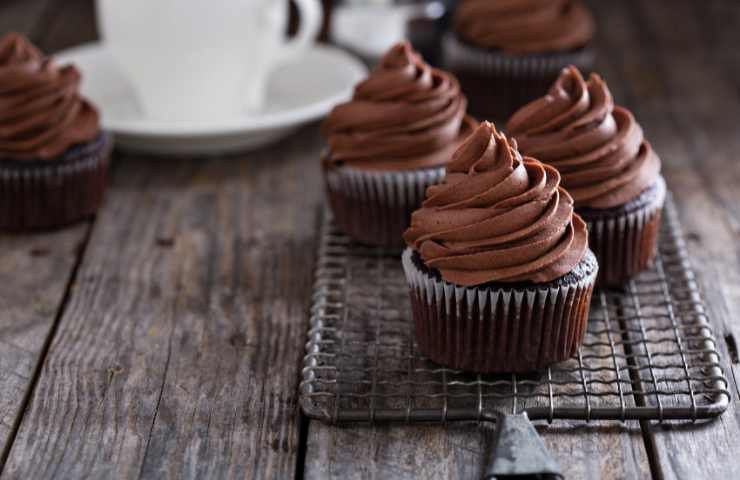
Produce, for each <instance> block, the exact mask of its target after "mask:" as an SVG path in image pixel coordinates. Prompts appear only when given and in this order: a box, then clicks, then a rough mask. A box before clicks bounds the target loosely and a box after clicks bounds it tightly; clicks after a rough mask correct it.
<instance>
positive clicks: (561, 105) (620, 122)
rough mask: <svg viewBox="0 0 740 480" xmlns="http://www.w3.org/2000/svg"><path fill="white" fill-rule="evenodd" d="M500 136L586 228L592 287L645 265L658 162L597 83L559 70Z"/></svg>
mask: <svg viewBox="0 0 740 480" xmlns="http://www.w3.org/2000/svg"><path fill="white" fill-rule="evenodd" d="M507 133H508V134H509V135H511V136H512V137H514V138H516V140H517V142H518V143H519V149H520V150H521V151H522V153H524V154H525V155H531V156H534V157H536V158H538V159H539V160H541V161H543V162H545V163H547V164H549V165H552V166H553V167H555V168H557V169H558V171H560V174H561V175H562V176H563V186H564V187H565V188H566V189H567V190H568V192H569V193H570V194H571V195H572V196H573V198H574V199H575V206H576V212H578V214H579V215H581V216H582V217H583V219H584V220H585V221H586V222H587V223H588V227H589V232H590V241H589V244H590V245H591V249H592V250H593V251H594V253H596V256H597V258H598V259H599V265H600V273H599V283H600V284H604V285H607V286H618V285H620V284H622V283H623V282H624V281H625V280H627V279H629V278H630V277H632V276H633V275H635V274H636V273H638V272H640V271H641V270H643V269H645V268H646V267H647V266H649V265H650V263H651V262H652V261H653V260H654V258H655V255H656V251H657V236H658V231H659V227H660V215H661V211H662V209H663V204H664V202H665V196H666V184H665V181H664V180H663V177H662V176H661V175H660V158H658V155H657V154H656V153H655V151H653V149H652V147H651V146H650V144H649V143H648V142H647V141H646V140H645V139H644V137H643V131H642V128H641V127H640V125H639V124H638V123H637V122H636V121H635V118H634V116H633V115H632V113H630V112H629V111H628V110H626V109H624V108H622V107H615V106H614V101H613V99H612V95H611V93H610V92H609V88H608V87H607V85H606V83H605V82H604V81H603V80H602V79H601V77H599V76H598V75H596V74H592V75H591V76H590V77H589V79H588V81H584V79H583V76H582V75H581V73H580V72H579V71H578V69H576V68H575V67H573V66H571V67H568V68H566V69H564V70H563V71H562V73H561V75H560V77H559V78H558V79H557V81H556V82H555V84H554V85H553V86H552V88H551V89H550V91H549V93H548V94H547V95H546V96H544V97H542V98H539V99H537V100H535V101H533V102H532V103H530V104H528V105H526V106H525V107H523V108H522V109H521V110H519V111H518V112H516V113H515V114H514V116H513V117H511V119H510V120H509V123H508V125H507Z"/></svg>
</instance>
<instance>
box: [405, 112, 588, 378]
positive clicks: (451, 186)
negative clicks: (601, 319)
mask: <svg viewBox="0 0 740 480" xmlns="http://www.w3.org/2000/svg"><path fill="white" fill-rule="evenodd" d="M404 239H405V240H406V242H407V243H408V245H409V248H407V249H406V250H405V251H404V253H403V259H402V261H403V267H404V270H405V272H406V276H407V279H408V282H409V285H410V289H411V300H412V309H413V316H414V321H415V327H416V341H417V344H418V347H419V350H420V351H421V352H422V353H424V355H426V356H428V357H429V358H431V359H432V360H434V361H435V362H438V363H441V364H443V365H447V366H450V367H452V368H457V369H461V370H467V371H473V372H527V371H532V370H537V369H540V368H543V367H546V366H547V365H550V364H552V363H555V362H559V361H562V360H566V359H568V358H570V357H571V356H573V355H574V354H575V353H576V350H577V349H578V347H579V346H580V345H581V342H582V340H583V336H584V334H585V332H586V324H587V321H588V311H589V305H590V299H591V293H592V291H593V286H594V282H595V280H596V275H597V271H598V264H597V261H596V258H595V257H594V255H593V254H592V253H591V252H590V250H589V249H588V234H587V231H586V224H585V223H584V222H583V220H581V219H580V217H578V215H575V214H574V213H573V200H572V198H571V197H570V195H568V193H567V192H566V191H565V190H563V189H562V188H561V187H560V175H559V174H558V172H557V170H555V169H554V168H552V167H549V166H547V165H544V164H542V163H540V162H539V161H537V160H534V159H532V158H522V156H521V155H520V153H519V152H518V151H517V149H516V143H514V142H512V143H511V144H510V143H509V142H508V141H507V139H506V137H505V136H504V135H502V134H500V133H497V132H496V130H495V128H494V127H493V125H492V124H490V123H488V122H485V123H483V124H482V125H480V127H479V128H478V129H477V131H476V132H475V133H474V134H473V135H472V136H471V137H470V139H469V140H468V141H467V142H466V143H465V144H464V145H462V146H461V147H460V149H459V150H458V151H457V152H456V153H455V155H454V158H453V160H452V162H451V163H450V164H449V165H448V166H447V176H446V178H445V180H444V182H443V183H441V184H439V185H436V186H432V187H430V188H429V189H428V191H427V198H426V200H425V201H424V204H423V206H422V208H421V209H420V210H418V211H416V212H414V214H413V216H412V219H411V227H410V228H409V229H408V230H407V231H406V233H405V234H404Z"/></svg>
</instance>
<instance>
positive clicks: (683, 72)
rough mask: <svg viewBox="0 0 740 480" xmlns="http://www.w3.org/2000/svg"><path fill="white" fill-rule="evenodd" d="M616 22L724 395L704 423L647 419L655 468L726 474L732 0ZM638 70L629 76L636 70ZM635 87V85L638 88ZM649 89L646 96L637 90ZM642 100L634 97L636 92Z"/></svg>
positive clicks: (738, 328) (736, 420)
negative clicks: (700, 295) (698, 290)
mask: <svg viewBox="0 0 740 480" xmlns="http://www.w3.org/2000/svg"><path fill="white" fill-rule="evenodd" d="M628 11H629V16H626V17H624V18H625V19H626V21H625V24H629V25H630V26H631V29H632V30H631V32H630V33H631V34H630V35H629V40H628V41H624V42H623V43H621V44H620V47H621V48H623V49H625V50H626V51H628V52H630V54H629V56H627V55H626V54H623V55H619V54H618V53H616V52H615V55H614V57H613V58H614V60H615V63H618V64H621V65H622V67H624V68H629V69H630V70H631V71H632V72H640V73H639V74H637V73H635V76H633V80H634V81H633V82H631V83H630V85H631V90H632V93H633V98H632V100H633V103H634V105H633V108H634V110H635V113H636V114H637V115H638V118H640V119H641V120H642V121H643V124H645V120H644V119H649V120H650V121H649V123H648V126H649V129H648V134H649V135H650V137H649V138H650V139H651V141H652V142H653V145H654V146H655V148H656V150H657V151H658V152H660V154H661V156H662V158H663V162H664V172H665V175H666V177H667V179H668V181H669V184H670V186H671V187H672V188H673V190H674V192H676V200H677V203H678V207H679V210H680V213H681V219H682V222H683V224H684V227H685V229H686V231H687V232H688V238H689V251H690V254H691V257H692V261H693V262H692V263H693V265H694V268H695V270H696V272H697V276H698V279H699V281H700V284H701V286H702V287H703V290H704V292H705V298H706V301H707V306H708V313H709V314H710V318H711V319H712V321H713V324H714V328H715V334H716V335H717V337H718V340H719V344H718V347H719V350H720V354H721V355H722V358H723V359H724V360H725V365H727V366H728V367H729V370H728V371H726V373H727V374H728V376H729V377H730V386H729V389H730V390H731V391H732V392H733V395H734V400H733V402H731V404H730V407H729V409H728V411H727V412H726V413H725V414H724V415H723V416H722V417H720V418H719V419H718V420H716V421H714V422H709V423H708V424H699V425H695V426H686V425H679V426H665V427H661V426H659V425H655V424H651V425H650V427H649V438H650V441H651V442H652V443H653V444H654V449H653V450H654V452H655V459H654V465H655V469H656V473H659V474H661V475H663V476H664V477H665V478H730V477H732V476H734V475H736V472H737V470H738V469H739V468H740V460H739V459H738V458H737V455H736V454H735V452H736V445H737V439H738V438H740V409H739V408H738V403H737V398H738V385H737V381H736V378H737V374H738V371H739V370H738V365H737V364H732V363H730V362H728V361H727V360H728V359H730V358H731V355H730V354H729V352H728V350H727V347H726V344H725V342H724V341H723V340H724V337H725V336H733V337H734V338H738V336H737V335H738V334H739V333H740V321H739V320H738V319H737V317H736V315H734V314H733V312H737V311H738V308H740V290H738V288H737V285H738V284H740V269H738V265H740V263H738V261H739V260H740V252H738V250H737V248H736V247H735V245H736V243H737V239H738V233H739V232H740V228H738V226H739V225H740V222H739V221H740V216H739V213H740V211H739V210H738V207H737V205H738V204H740V203H739V202H740V194H739V193H738V191H737V185H738V181H739V180H740V168H738V166H737V161H736V156H737V151H738V147H740V141H738V139H737V135H736V131H737V130H736V128H737V127H736V125H737V119H738V118H740V95H739V93H738V86H739V85H740V71H738V70H737V69H736V64H737V61H738V59H739V57H738V55H737V50H736V46H737V42H738V40H740V36H738V32H737V30H736V29H734V30H730V31H725V30H726V29H723V28H722V25H723V24H725V23H727V22H732V19H733V18H735V19H737V18H740V5H738V4H737V3H736V2H724V1H720V0H710V1H707V2H702V3H701V5H699V4H697V3H696V2H691V1H687V0H686V1H676V2H671V3H670V7H668V6H667V5H666V4H665V2H663V4H658V3H657V2H631V5H630V7H629V10H628ZM638 75H639V76H638ZM641 90H642V91H641ZM645 90H648V91H651V93H652V94H651V95H649V96H647V95H645V94H644V91H645ZM646 97H647V98H648V100H646V101H642V99H643V98H646Z"/></svg>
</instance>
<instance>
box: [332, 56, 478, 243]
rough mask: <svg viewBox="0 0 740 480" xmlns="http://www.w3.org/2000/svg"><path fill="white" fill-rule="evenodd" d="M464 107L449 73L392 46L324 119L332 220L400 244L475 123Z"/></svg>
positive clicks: (368, 238)
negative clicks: (428, 192) (345, 100)
mask: <svg viewBox="0 0 740 480" xmlns="http://www.w3.org/2000/svg"><path fill="white" fill-rule="evenodd" d="M466 107H467V100H466V99H465V97H464V96H463V95H462V93H461V92H460V85H459V84H458V82H457V80H456V79H455V78H454V77H453V76H452V75H450V74H449V73H446V72H443V71H441V70H437V69H435V68H432V67H430V66H429V65H427V64H426V63H425V62H424V61H423V59H422V58H421V57H420V56H419V55H418V54H417V53H416V52H414V51H413V50H412V48H411V46H410V45H409V44H408V43H401V44H398V45H396V46H394V47H393V48H392V49H391V50H390V51H389V52H388V53H387V54H386V55H385V56H384V58H383V59H382V60H381V62H380V64H379V66H378V67H377V68H376V69H375V70H374V71H373V72H372V73H371V74H370V76H369V78H368V79H366V80H365V81H363V82H362V83H360V84H359V85H358V86H357V87H356V88H355V92H354V96H353V98H352V100H351V101H350V102H348V103H345V104H342V105H339V106H337V107H336V108H334V110H333V111H332V112H331V114H330V115H329V117H328V118H327V120H326V121H325V123H324V125H323V133H324V135H325V137H326V138H327V140H328V144H329V148H328V151H327V152H326V153H325V155H324V158H323V159H322V164H323V169H324V175H325V179H326V190H327V196H328V198H329V204H330V206H331V208H332V211H333V213H334V221H335V222H336V224H337V225H338V226H339V227H340V228H341V229H342V230H343V231H344V232H345V233H346V234H348V235H349V236H351V237H352V238H354V239H355V240H357V241H360V242H363V243H366V244H370V245H377V246H384V247H390V248H399V249H400V248H402V246H403V240H402V238H401V235H402V234H403V231H404V230H405V229H406V228H407V227H408V225H409V217H410V216H411V212H413V211H414V210H415V209H416V208H418V207H419V205H421V202H422V200H423V199H424V191H425V190H426V188H427V187H428V186H429V185H433V184H435V183H438V182H439V181H440V180H441V179H442V177H443V176H444V165H445V164H446V163H447V162H448V161H449V159H450V158H451V156H452V153H453V152H454V150H455V149H456V148H457V146H458V145H460V143H461V142H462V141H463V140H464V139H465V138H466V137H467V136H468V135H469V134H470V133H471V132H472V131H473V129H474V128H475V125H476V122H475V121H474V120H473V119H472V118H471V117H469V116H467V115H466V113H465V111H466Z"/></svg>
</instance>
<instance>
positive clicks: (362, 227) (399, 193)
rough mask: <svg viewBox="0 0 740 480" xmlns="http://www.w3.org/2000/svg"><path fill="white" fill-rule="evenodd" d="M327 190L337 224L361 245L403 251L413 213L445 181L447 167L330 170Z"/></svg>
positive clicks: (333, 168) (327, 174)
mask: <svg viewBox="0 0 740 480" xmlns="http://www.w3.org/2000/svg"><path fill="white" fill-rule="evenodd" d="M325 178H326V190H327V196H328V198H329V205H330V206H331V209H332V212H333V214H334V222H335V223H336V224H337V226H338V227H339V228H340V229H341V230H342V231H343V232H344V233H346V234H347V235H349V236H350V237H352V238H353V239H354V240H357V241H359V242H362V243H365V244H368V245H375V246H382V247H388V248H398V249H399V250H400V249H402V248H403V246H404V243H403V238H402V235H403V232H404V231H405V230H406V229H407V228H408V227H409V223H410V221H411V214H412V213H413V212H414V210H416V209H418V208H419V207H420V206H421V204H422V202H423V201H424V198H425V194H426V189H427V187H429V186H430V185H435V184H437V183H439V182H441V181H442V179H443V178H444V168H430V169H422V170H411V171H401V172H367V171H362V170H357V169H354V168H351V167H329V168H328V169H327V170H326V171H325Z"/></svg>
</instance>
